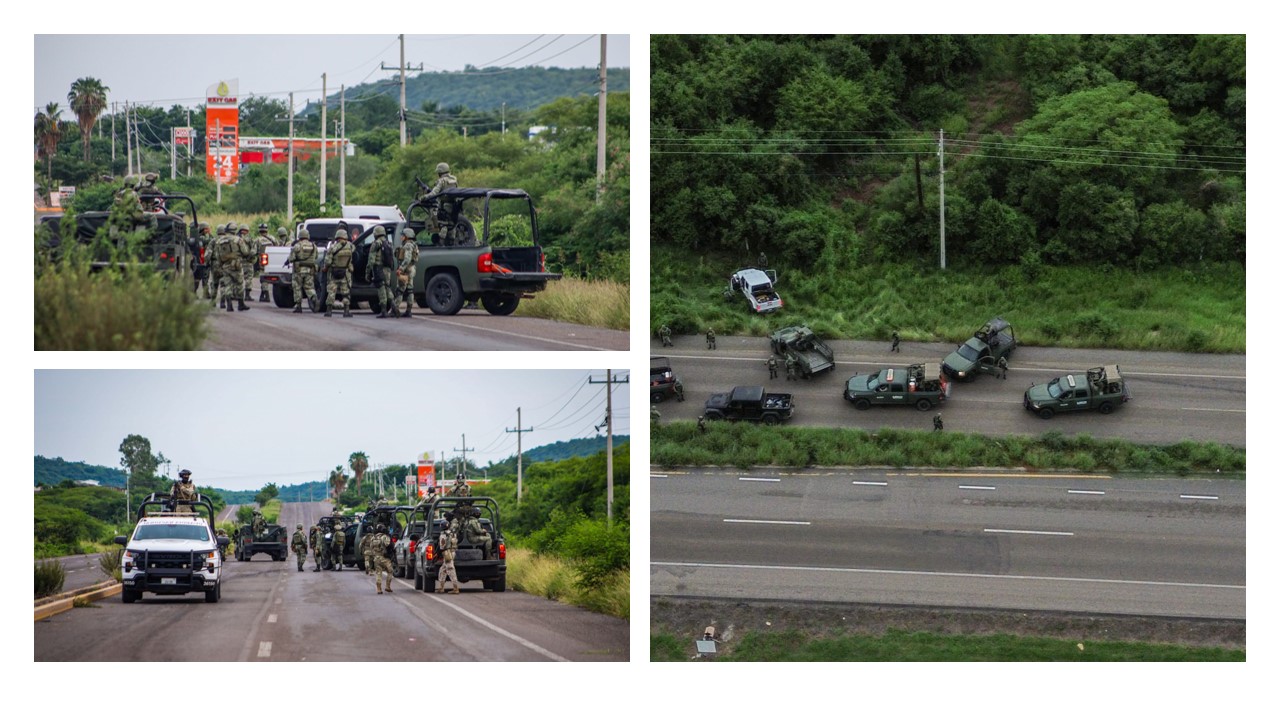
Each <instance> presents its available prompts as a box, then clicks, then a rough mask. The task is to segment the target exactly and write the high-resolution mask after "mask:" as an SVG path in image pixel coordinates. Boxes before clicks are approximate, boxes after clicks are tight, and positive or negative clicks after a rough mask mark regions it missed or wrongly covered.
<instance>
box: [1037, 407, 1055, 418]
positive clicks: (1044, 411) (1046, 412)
mask: <svg viewBox="0 0 1280 720" xmlns="http://www.w3.org/2000/svg"><path fill="white" fill-rule="evenodd" d="M1039 415H1040V419H1041V420H1048V419H1049V418H1051V417H1053V408H1040V413H1039Z"/></svg>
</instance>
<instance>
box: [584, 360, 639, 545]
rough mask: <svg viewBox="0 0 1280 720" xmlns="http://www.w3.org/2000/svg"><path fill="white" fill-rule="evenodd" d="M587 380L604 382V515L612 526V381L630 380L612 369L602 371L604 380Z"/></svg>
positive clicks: (623, 382)
mask: <svg viewBox="0 0 1280 720" xmlns="http://www.w3.org/2000/svg"><path fill="white" fill-rule="evenodd" d="M587 382H589V383H591V384H592V385H599V384H600V383H604V384H605V393H604V396H605V406H604V408H605V409H604V421H605V425H607V426H608V430H607V433H608V434H607V435H606V436H605V470H606V472H607V473H608V476H609V480H608V493H607V497H606V500H605V503H606V504H605V515H606V519H607V520H608V523H609V527H613V383H619V384H622V385H626V384H629V383H630V382H631V376H630V375H628V376H627V377H626V378H624V379H622V380H618V379H616V378H614V377H613V370H605V371H604V380H596V379H594V378H587Z"/></svg>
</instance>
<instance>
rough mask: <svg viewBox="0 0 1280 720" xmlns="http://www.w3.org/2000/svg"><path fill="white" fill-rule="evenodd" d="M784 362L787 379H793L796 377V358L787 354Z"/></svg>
mask: <svg viewBox="0 0 1280 720" xmlns="http://www.w3.org/2000/svg"><path fill="white" fill-rule="evenodd" d="M786 362H787V379H788V380H795V379H796V359H795V358H793V357H791V356H790V355H788V356H787V361H786Z"/></svg>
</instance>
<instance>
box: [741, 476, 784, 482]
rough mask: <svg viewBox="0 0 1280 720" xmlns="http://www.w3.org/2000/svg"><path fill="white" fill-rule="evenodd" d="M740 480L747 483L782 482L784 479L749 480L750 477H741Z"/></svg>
mask: <svg viewBox="0 0 1280 720" xmlns="http://www.w3.org/2000/svg"><path fill="white" fill-rule="evenodd" d="M738 479H739V480H746V481H748V482H782V478H749V477H740V478H738Z"/></svg>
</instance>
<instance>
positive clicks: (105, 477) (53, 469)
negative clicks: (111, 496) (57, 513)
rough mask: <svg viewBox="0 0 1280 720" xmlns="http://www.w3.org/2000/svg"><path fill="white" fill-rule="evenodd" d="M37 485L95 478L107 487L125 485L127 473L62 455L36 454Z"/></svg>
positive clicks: (94, 479) (121, 486)
mask: <svg viewBox="0 0 1280 720" xmlns="http://www.w3.org/2000/svg"><path fill="white" fill-rule="evenodd" d="M35 478H36V482H35V484H36V485H57V484H58V483H61V482H62V481H63V480H71V481H72V482H79V481H82V480H93V481H96V482H98V483H100V484H101V485H103V486H106V487H118V488H123V487H124V480H125V474H124V472H122V471H121V470H120V469H119V468H109V467H105V466H103V465H89V464H88V463H82V462H68V461H66V460H63V459H62V458H60V457H56V458H47V457H44V456H42V455H37V456H36V463H35Z"/></svg>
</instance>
